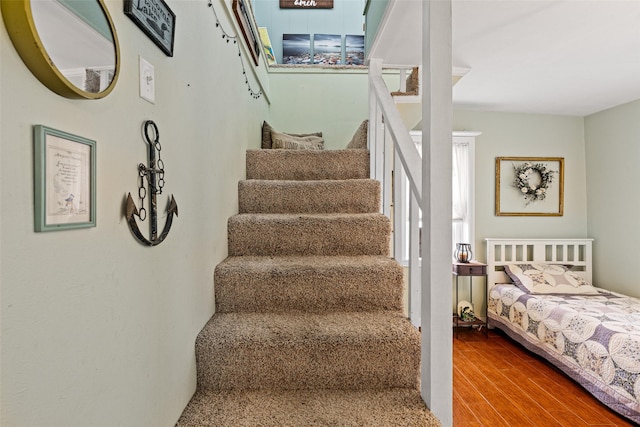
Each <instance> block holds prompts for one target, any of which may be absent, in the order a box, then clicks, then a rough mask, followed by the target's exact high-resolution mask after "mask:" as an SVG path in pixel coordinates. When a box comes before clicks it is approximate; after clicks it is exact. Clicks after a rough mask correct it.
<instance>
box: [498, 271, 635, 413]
mask: <svg viewBox="0 0 640 427" xmlns="http://www.w3.org/2000/svg"><path fill="white" fill-rule="evenodd" d="M488 316H489V325H491V326H496V327H498V328H500V329H502V330H504V331H505V332H506V333H507V334H508V335H509V336H511V337H512V338H513V339H515V340H516V341H518V342H520V343H521V344H523V345H524V346H525V347H527V348H528V349H529V350H531V351H533V352H535V353H537V354H539V355H541V356H543V357H544V358H546V359H547V360H549V361H550V362H552V363H553V364H554V365H556V366H557V367H558V368H560V369H561V370H562V371H564V372H565V373H566V374H568V375H569V376H570V377H571V378H573V379H574V380H576V381H577V382H579V383H580V384H581V385H582V386H583V387H585V388H586V389H587V390H589V391H590V392H591V393H592V394H593V395H594V396H595V397H596V398H597V399H598V400H600V401H601V402H602V403H604V404H605V405H607V406H608V407H610V408H611V409H613V410H614V411H616V412H618V413H619V414H621V415H624V416H625V417H628V418H629V419H631V420H633V421H634V422H636V423H640V299H637V298H631V297H627V296H624V295H620V294H616V293H613V292H608V291H602V293H601V294H600V295H531V294H527V293H525V292H523V291H521V290H520V289H518V288H517V287H516V286H514V285H506V284H505V285H496V286H494V287H493V288H492V289H491V292H490V295H489V301H488Z"/></svg>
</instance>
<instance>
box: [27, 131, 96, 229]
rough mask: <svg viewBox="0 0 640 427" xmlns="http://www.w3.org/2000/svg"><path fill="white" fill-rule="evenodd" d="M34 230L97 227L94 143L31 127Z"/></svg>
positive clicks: (60, 132)
mask: <svg viewBox="0 0 640 427" xmlns="http://www.w3.org/2000/svg"><path fill="white" fill-rule="evenodd" d="M33 136H34V152H35V156H34V177H35V180H34V182H35V231H55V230H66V229H71V228H85V227H95V226H96V142H95V141H92V140H90V139H87V138H83V137H81V136H77V135H72V134H70V133H67V132H63V131H60V130H56V129H52V128H50V127H47V126H43V125H36V126H34V127H33Z"/></svg>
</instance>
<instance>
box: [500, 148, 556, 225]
mask: <svg viewBox="0 0 640 427" xmlns="http://www.w3.org/2000/svg"><path fill="white" fill-rule="evenodd" d="M563 214H564V157H497V158H496V215H497V216H562V215H563Z"/></svg>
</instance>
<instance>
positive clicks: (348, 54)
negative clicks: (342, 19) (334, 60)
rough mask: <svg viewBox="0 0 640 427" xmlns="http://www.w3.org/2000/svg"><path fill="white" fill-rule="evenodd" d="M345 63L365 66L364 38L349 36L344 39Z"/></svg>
mask: <svg viewBox="0 0 640 427" xmlns="http://www.w3.org/2000/svg"><path fill="white" fill-rule="evenodd" d="M344 63H345V64H346V65H364V36H358V35H353V34H347V35H346V36H345V38H344Z"/></svg>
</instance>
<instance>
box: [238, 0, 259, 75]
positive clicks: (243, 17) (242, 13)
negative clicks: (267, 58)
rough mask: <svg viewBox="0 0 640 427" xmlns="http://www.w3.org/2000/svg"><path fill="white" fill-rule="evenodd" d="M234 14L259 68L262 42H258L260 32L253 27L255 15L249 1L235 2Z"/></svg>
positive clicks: (254, 61) (240, 0)
mask: <svg viewBox="0 0 640 427" xmlns="http://www.w3.org/2000/svg"><path fill="white" fill-rule="evenodd" d="M232 8H233V14H234V15H235V16H236V20H237V21H238V24H239V25H240V30H241V31H242V36H243V37H244V41H245V42H246V44H247V48H248V49H249V52H250V53H251V58H253V63H254V64H256V66H258V56H260V42H259V41H258V37H259V36H258V32H257V31H256V29H255V27H254V26H253V19H252V16H253V13H251V11H250V9H249V5H248V0H233V4H232Z"/></svg>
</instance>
